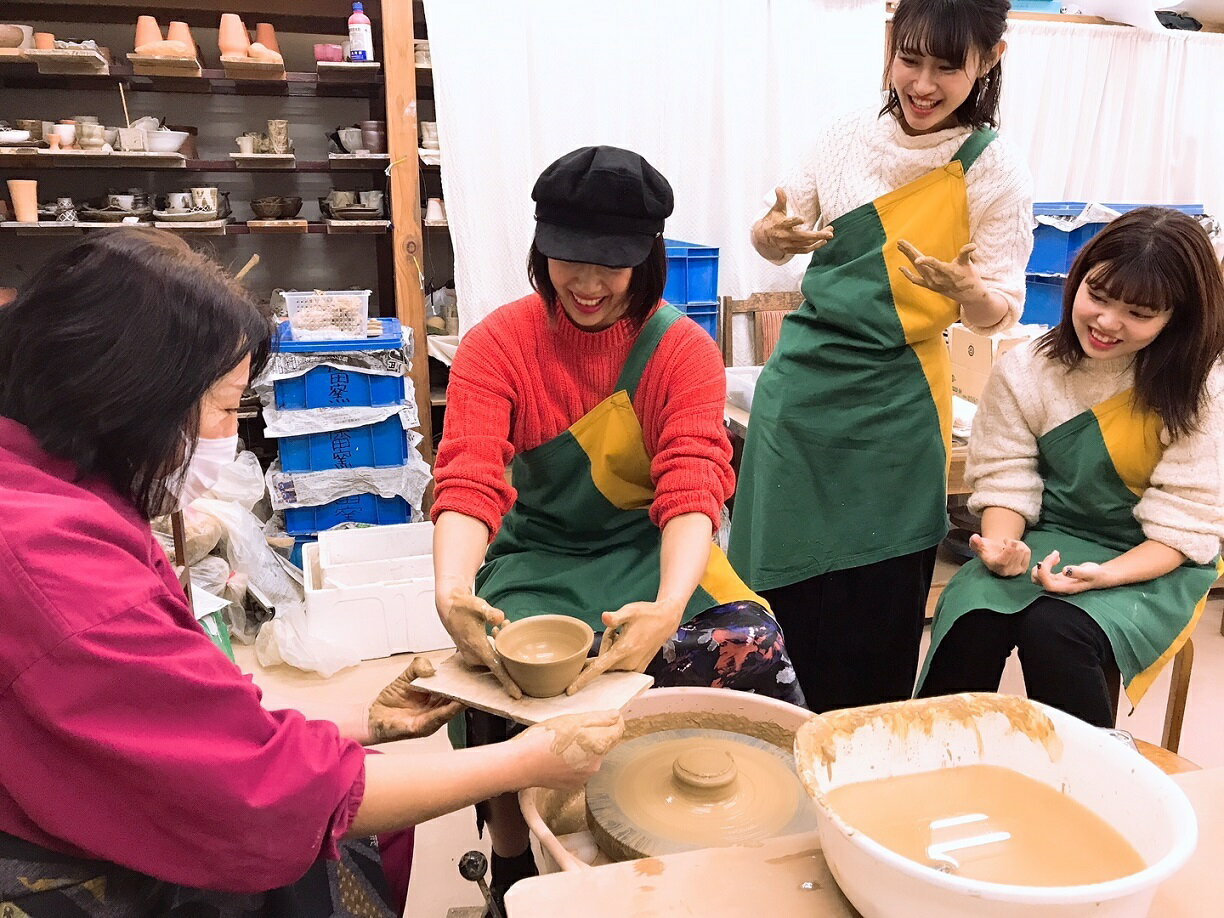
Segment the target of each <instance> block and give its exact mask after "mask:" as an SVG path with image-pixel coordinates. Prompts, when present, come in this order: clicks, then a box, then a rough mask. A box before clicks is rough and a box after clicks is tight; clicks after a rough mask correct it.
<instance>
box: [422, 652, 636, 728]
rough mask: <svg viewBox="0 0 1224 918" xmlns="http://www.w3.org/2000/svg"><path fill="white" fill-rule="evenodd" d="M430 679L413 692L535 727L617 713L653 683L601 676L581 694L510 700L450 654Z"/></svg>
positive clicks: (483, 673) (487, 675)
mask: <svg viewBox="0 0 1224 918" xmlns="http://www.w3.org/2000/svg"><path fill="white" fill-rule="evenodd" d="M435 669H436V671H435V673H434V674H433V675H432V676H426V677H424V678H422V679H417V680H416V681H415V682H413V683H412V687H413V688H414V689H421V690H422V691H427V692H433V693H434V694H435V695H442V696H444V697H446V698H453V699H455V700H456V701H462V702H463V703H464V704H466V705H467V706H468V707H472V708H477V709H479V710H481V711H488V712H489V713H490V714H496V715H497V716H498V717H505V718H508V719H509V720H514V721H518V722H519V723H520V724H527V725H528V726H530V725H531V724H538V723H539V722H540V721H542V720H548V719H549V718H550V717H559V716H561V715H562V714H589V713H593V712H595V711H619V710H620V709H621V708H623V707H624V706H625V705H626V704H628V703H629V702H630V701H632V700H633V699H634V698H636V697H637V696H638V695H640V694H642V692H644V691H646V689H648V688H650V686H651V685H652V684H653V683H654V680H653V679H651V678H650V676H647V675H645V674H644V673H625V672H614V673H604V674H603V675H602V676H599V677H598V678H596V679H594V680H592V681H591V683H590V684H589V685H588V686H587V687H586V688H584V689H583V690H582V691H580V692H575V693H574V694H573V695H554V696H553V697H552V698H529V697H527V696H524V697H522V698H519V699H517V700H516V699H514V698H511V697H510V696H509V695H507V694H506V690H505V689H504V688H502V684H501V683H500V682H498V681H497V677H496V676H494V675H493V674H492V673H491V672H489V671H488V670H487V669H477V668H475V667H472V666H468V665H467V664H466V663H464V662H463V658H462V657H461V656H460V655H459V654H457V653H456V654H452V655H451V656H450V657H448V658H447V659H445V660H443V661H442V662H441V663H439V664H437V666H436V667H435Z"/></svg>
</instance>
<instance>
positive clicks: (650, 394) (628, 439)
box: [432, 147, 802, 887]
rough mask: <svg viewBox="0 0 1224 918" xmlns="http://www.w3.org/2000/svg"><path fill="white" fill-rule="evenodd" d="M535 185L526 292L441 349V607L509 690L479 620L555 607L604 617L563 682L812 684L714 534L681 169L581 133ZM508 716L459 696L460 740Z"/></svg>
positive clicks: (715, 358) (522, 847)
mask: <svg viewBox="0 0 1224 918" xmlns="http://www.w3.org/2000/svg"><path fill="white" fill-rule="evenodd" d="M532 197H533V198H534V200H535V201H536V233H535V241H534V243H533V245H532V249H531V254H530V257H529V261H528V274H529V277H530V279H531V282H532V285H533V287H534V288H535V290H536V293H535V294H533V295H531V296H528V297H525V298H523V299H521V300H518V301H516V302H514V303H510V304H509V305H506V306H503V307H502V308H500V309H498V310H497V311H495V312H494V313H492V314H491V315H490V316H489V317H488V318H486V319H485V320H484V321H483V322H481V323H480V324H479V325H477V326H476V327H475V328H473V329H472V330H471V331H470V332H469V333H468V334H467V335H466V336H465V337H464V339H463V343H462V345H460V348H459V352H458V354H457V355H456V357H455V362H454V366H453V367H452V369H451V377H450V386H449V388H448V392H447V398H448V404H447V413H446V430H445V433H444V436H443V440H442V446H441V449H440V450H439V451H438V459H437V464H436V467H435V477H436V481H437V487H436V501H435V503H434V506H433V511H432V513H433V518H434V521H435V522H436V524H437V528H436V530H435V535H434V566H435V575H436V588H437V597H438V599H437V602H438V611H439V614H440V615H441V617H442V621H443V622H444V623H445V624H446V627H447V629H448V630H449V631H450V633H451V635H452V636H453V637H454V638H455V641H456V644H457V645H458V647H459V650H460V652H461V653H463V655H464V657H465V658H466V659H467V660H468V661H469V662H471V663H477V664H484V665H487V666H489V667H490V668H491V669H493V671H494V672H495V673H496V674H497V676H498V678H500V679H501V680H502V682H503V683H504V684H505V686H506V689H507V691H508V692H510V693H511V694H512V695H515V696H517V695H518V693H519V690H518V687H517V686H515V685H514V683H513V681H512V680H511V679H510V678H509V676H508V675H507V674H506V673H505V672H504V670H503V669H502V668H501V666H500V665H499V663H498V661H497V660H496V659H495V658H494V657H493V655H492V653H491V651H490V649H489V642H488V640H487V638H486V637H485V628H486V627H487V626H488V625H493V624H497V623H500V622H501V621H502V620H503V619H510V620H514V619H519V618H523V617H526V616H530V615H537V614H541V613H564V614H567V615H573V616H577V617H579V618H582V619H584V620H585V621H587V622H588V623H589V624H590V625H591V626H592V627H593V628H594V629H595V630H596V631H597V632H598V631H603V632H604V637H603V640H602V641H601V645H600V655H599V657H598V658H596V659H594V660H592V661H591V662H590V663H589V664H588V666H587V669H586V670H584V671H583V673H582V674H581V675H580V676H579V677H578V679H577V681H576V682H575V683H574V684H573V685H572V686H570V692H571V693H572V692H573V691H576V690H577V689H579V688H581V687H582V686H583V685H585V684H586V683H587V682H589V681H590V680H591V679H593V678H594V677H595V676H597V675H599V674H600V673H602V672H605V671H607V670H609V669H622V670H644V671H646V672H648V673H650V674H651V675H653V676H654V677H655V682H656V684H660V685H701V686H725V687H728V688H739V689H746V690H751V691H756V692H759V693H761V694H766V695H771V696H773V697H780V698H784V699H785V700H788V701H793V702H796V703H801V702H802V695H801V694H800V693H799V692H798V690H797V685H796V684H795V680H794V672H793V670H792V668H791V666H790V663H789V661H788V660H787V658H786V655H785V651H784V649H783V647H782V642H781V635H780V633H779V631H778V628H777V626H776V625H775V624H774V622H773V619H772V618H771V617H770V615H769V613H768V612H767V610H766V608H765V607H764V606H763V604H762V602H761V601H760V599H759V597H757V596H756V595H755V594H753V593H752V591H751V590H749V589H748V588H747V587H746V586H745V585H744V583H743V582H742V581H741V580H740V579H739V578H738V577H737V576H736V575H735V573H734V571H732V569H731V567H730V565H729V564H728V563H727V559H726V557H725V556H724V555H723V553H722V552H721V551H720V550H719V549H718V548H717V547H715V546H714V545H713V543H712V541H711V536H712V533H713V531H714V528H715V527H716V526H717V525H718V521H719V515H720V511H721V508H722V504H723V502H724V501H725V500H726V498H727V497H728V496H729V495H730V494H731V492H732V489H733V486H734V476H733V474H732V472H731V468H730V457H731V448H730V445H729V443H728V441H727V435H726V431H725V428H724V426H723V413H722V412H723V404H724V399H725V392H726V382H725V376H724V373H723V367H722V360H721V358H720V355H719V352H718V348H717V346H716V345H715V343H714V341H713V340H712V339H711V338H710V336H709V335H708V334H706V333H705V332H704V331H703V330H702V329H701V328H700V327H699V326H698V325H697V324H696V323H694V322H693V321H691V320H690V319H688V318H686V317H684V316H683V315H682V314H681V313H680V312H679V311H678V310H677V309H675V308H674V307H672V306H667V305H665V304H663V303H662V302H661V300H660V297H661V295H662V292H663V287H664V282H665V280H666V275H667V260H666V251H665V249H664V245H663V237H662V232H663V221H664V218H666V217H667V216H668V215H669V214H670V213H671V211H672V191H671V187H670V186H669V185H668V183H667V180H666V179H665V178H664V177H663V176H662V175H660V174H659V173H658V172H657V171H656V170H655V169H653V168H652V167H651V166H650V164H649V163H647V162H646V161H645V160H644V159H643V158H642V157H641V156H638V155H637V154H636V153H631V152H629V151H627V150H619V149H616V148H614V147H586V148H583V149H580V150H576V151H574V152H573V153H570V154H568V155H566V156H563V157H562V158H561V159H559V160H557V161H556V162H555V163H553V164H552V165H551V166H549V167H548V168H547V169H546V170H545V171H544V173H543V174H542V175H541V176H540V178H539V180H538V181H537V182H536V186H535V189H534V191H533V193H532ZM511 460H513V464H512V465H511V469H512V472H513V478H512V482H513V483H510V482H507V480H506V477H505V474H504V473H505V469H506V466H507V464H510V463H511ZM490 539H491V540H492V542H491V544H490ZM473 581H474V582H475V584H476V596H473V595H472V594H471V585H472V583H473ZM477 597H479V598H477ZM608 610H611V611H608ZM507 727H508V724H507V723H506V722H505V721H500V720H496V719H494V718H490V717H488V716H482V715H476V714H471V713H469V716H468V723H467V740H468V742H492V741H496V740H498V739H503V738H505V736H506V731H507ZM491 803H492V806H491V807H490V808H489V810H488V814H487V815H488V818H489V822H490V828H491V831H492V835H493V853H494V881H495V883H496V884H497V885H499V886H503V887H504V886H507V885H509V883H510V882H513V881H514V880H515V879H518V878H519V877H521V876H523V875H530V874H531V873H534V865H533V864H532V863H531V858H530V853H529V852H528V851H527V834H526V828H525V826H524V825H523V824H522V821H521V817H520V816H519V814H518V811H517V808H516V806H515V803H514V800H513V798H512V797H511V798H508V799H507V798H502V799H501V801H497V800H495V801H492V802H491ZM516 855H517V856H519V858H518V859H516V858H515V856H516Z"/></svg>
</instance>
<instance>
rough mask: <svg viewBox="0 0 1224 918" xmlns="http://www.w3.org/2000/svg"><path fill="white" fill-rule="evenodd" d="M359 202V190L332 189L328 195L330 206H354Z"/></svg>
mask: <svg viewBox="0 0 1224 918" xmlns="http://www.w3.org/2000/svg"><path fill="white" fill-rule="evenodd" d="M356 203H357V192H355V191H337V190H336V189H334V188H333V189H332V190H331V191H330V192H328V195H327V204H328V206H329V207H352V206H353V205H354V204H356Z"/></svg>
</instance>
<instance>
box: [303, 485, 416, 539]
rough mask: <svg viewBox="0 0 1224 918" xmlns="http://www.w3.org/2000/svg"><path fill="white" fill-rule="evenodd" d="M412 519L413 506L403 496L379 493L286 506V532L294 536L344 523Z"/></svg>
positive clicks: (383, 523)
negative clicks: (299, 505) (327, 501)
mask: <svg viewBox="0 0 1224 918" xmlns="http://www.w3.org/2000/svg"><path fill="white" fill-rule="evenodd" d="M410 522H412V507H411V506H410V505H409V503H408V501H406V500H404V499H403V498H402V497H379V496H378V495H377V494H354V495H352V496H351V497H341V498H339V499H338V500H333V501H331V502H330V503H326V504H319V505H318V506H316V507H287V508H286V509H285V532H287V533H289V535H291V536H303V535H314V534H315V533H318V532H323V531H325V530H327V529H333V528H335V527H336V526H339V525H341V524H342V523H368V524H370V525H372V526H389V525H391V524H392V523H410ZM294 547H295V548H296V545H295V546H294Z"/></svg>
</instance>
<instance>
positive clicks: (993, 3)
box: [880, 0, 1011, 128]
mask: <svg viewBox="0 0 1224 918" xmlns="http://www.w3.org/2000/svg"><path fill="white" fill-rule="evenodd" d="M1010 9H1011V4H1010V3H1009V2H1008V0H900V2H899V3H898V4H897V9H896V11H895V12H894V13H893V19H892V28H891V29H890V31H889V36H888V62H887V63H886V64H885V65H884V90H885V92H886V93H887V94H888V98H887V100H886V101H885V103H884V107H883V108H882V109H880V114H881V115H883V114H885V113H887V114H890V115H892V116H893V117H895V118H897V119H898V120H899V119H901V118H903V117H904V115H903V114H902V113H901V100H900V99H899V98H898V97H897V91H896V90H895V89H893V87H892V83H891V81H890V80H889V70H890V69H891V67H892V62H893V58H895V57H896V56H897V55H898V54H929V55H930V56H931V57H937V58H939V59H940V60H944V61H947V62H948V63H949V64H953V65H954V66H957V67H960V68H962V69H963V68H964V66H965V61H966V59H967V58H968V57H969V51H970V49H973V50H976V51H977V53H978V56H979V57H980V58H981V59H982V60H985V59H986V58H987V56H988V55H989V54H990V52H991V51H992V50H993V49H994V46H995V45H997V44H998V43H999V42H1000V41H1002V40H1003V33H1004V31H1006V29H1007V11H1008V10H1010ZM1002 91H1003V65H1002V63H1001V62H1000V61H995V63H994V66H993V67H991V68H990V70H988V71H987V72H986V74H985V75H983V76H980V77H978V78H977V80H975V81H974V83H973V88H972V89H971V90H969V96H968V98H966V99H965V101H964V102H962V103H961V104H960V107H959V108H957V110H956V117H957V119H958V120H959V121H960V123H961V124H964V125H968V126H970V127H973V128H984V127H998V125H999V96H1000V94H1001V93H1002Z"/></svg>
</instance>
